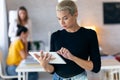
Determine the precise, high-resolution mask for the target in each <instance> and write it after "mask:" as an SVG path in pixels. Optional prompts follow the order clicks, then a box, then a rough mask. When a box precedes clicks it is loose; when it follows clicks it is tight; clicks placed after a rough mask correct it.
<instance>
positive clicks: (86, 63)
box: [57, 47, 93, 70]
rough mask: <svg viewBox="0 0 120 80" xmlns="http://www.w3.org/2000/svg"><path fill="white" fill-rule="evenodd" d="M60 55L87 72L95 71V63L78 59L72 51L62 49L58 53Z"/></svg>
mask: <svg viewBox="0 0 120 80" xmlns="http://www.w3.org/2000/svg"><path fill="white" fill-rule="evenodd" d="M57 53H59V54H60V55H62V56H63V57H65V58H67V59H69V60H71V61H73V62H75V63H76V64H77V65H79V66H80V67H81V68H83V69H85V70H92V69H93V62H92V61H90V60H83V59H81V58H78V57H76V56H74V55H72V54H71V53H70V51H69V50H68V49H66V48H63V47H62V48H61V49H60V50H59V51H57Z"/></svg>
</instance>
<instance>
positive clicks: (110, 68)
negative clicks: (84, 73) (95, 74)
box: [101, 58, 120, 80]
mask: <svg viewBox="0 0 120 80" xmlns="http://www.w3.org/2000/svg"><path fill="white" fill-rule="evenodd" d="M101 62H102V66H101V71H102V72H103V73H102V75H103V76H105V75H104V73H105V72H108V76H109V79H108V80H114V75H113V73H114V72H115V73H118V72H120V62H118V61H117V60H116V59H115V58H109V59H102V60H101ZM116 75H117V74H116ZM103 76H102V77H103ZM118 78H119V79H117V80H120V73H119V77H118ZM102 80H107V78H106V77H104V79H102Z"/></svg>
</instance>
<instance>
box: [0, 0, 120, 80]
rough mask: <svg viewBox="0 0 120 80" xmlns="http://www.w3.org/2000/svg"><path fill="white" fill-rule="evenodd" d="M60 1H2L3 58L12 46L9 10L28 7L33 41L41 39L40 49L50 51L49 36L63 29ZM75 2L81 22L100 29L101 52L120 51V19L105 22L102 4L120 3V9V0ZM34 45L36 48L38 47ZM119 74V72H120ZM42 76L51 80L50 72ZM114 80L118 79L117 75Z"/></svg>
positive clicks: (93, 78)
mask: <svg viewBox="0 0 120 80" xmlns="http://www.w3.org/2000/svg"><path fill="white" fill-rule="evenodd" d="M58 2H59V0H0V5H1V7H0V30H1V31H0V50H1V51H2V53H3V55H4V59H5V58H6V56H7V53H8V47H9V38H8V28H9V21H10V12H11V11H17V9H18V7H19V6H25V7H26V8H27V10H28V13H29V17H30V19H31V20H32V41H33V42H34V41H41V42H42V43H41V45H42V46H41V48H40V49H43V50H44V51H49V46H50V35H51V34H52V33H53V32H54V31H57V30H59V29H62V28H61V27H60V25H59V23H58V20H57V17H56V11H55V6H56V4H57V3H58ZM75 3H76V4H77V6H78V13H79V16H78V24H79V25H80V26H83V27H86V28H90V29H94V30H95V31H96V32H97V36H98V41H99V48H100V52H101V53H100V54H101V55H108V56H111V55H116V54H119V53H120V36H119V34H120V22H118V23H105V22H104V5H103V4H104V3H119V7H118V8H120V0H75ZM113 13H114V12H113ZM119 13H120V12H119ZM118 17H120V16H118ZM33 48H34V49H36V48H35V46H33ZM4 63H5V62H4ZM3 65H5V64H3ZM89 74H90V76H89V77H91V79H90V80H99V79H98V77H97V76H98V75H100V74H99V73H97V74H94V73H91V72H89ZM117 74H118V75H119V72H117ZM106 76H107V74H106ZM40 78H41V79H39V80H52V78H51V75H50V74H48V73H45V72H43V73H41V74H40ZM0 80H2V78H0ZM106 80H107V79H106ZM114 80H119V79H117V78H116V77H115V76H114Z"/></svg>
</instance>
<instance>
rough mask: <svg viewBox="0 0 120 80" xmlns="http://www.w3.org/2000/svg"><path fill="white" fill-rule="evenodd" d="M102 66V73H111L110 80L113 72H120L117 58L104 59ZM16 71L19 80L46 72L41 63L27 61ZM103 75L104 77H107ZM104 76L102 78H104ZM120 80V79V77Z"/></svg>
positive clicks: (22, 62) (119, 63) (25, 79)
mask: <svg viewBox="0 0 120 80" xmlns="http://www.w3.org/2000/svg"><path fill="white" fill-rule="evenodd" d="M101 62H102V66H101V71H103V73H104V72H105V71H109V73H110V74H109V76H110V78H109V80H113V75H111V73H112V72H113V70H115V69H116V70H117V71H120V62H118V61H117V60H116V59H115V58H109V59H102V60H101ZM16 71H17V72H18V76H19V77H18V80H21V78H20V76H21V75H23V80H27V75H28V72H45V70H44V69H43V68H42V67H41V66H40V65H39V63H38V64H37V63H36V64H26V63H25V60H23V61H21V63H20V65H19V66H18V67H17V69H16ZM103 73H102V75H103V76H105V75H104V74H103ZM103 76H102V77H103ZM119 78H120V77H119ZM101 80H107V79H106V77H105V78H104V79H101Z"/></svg>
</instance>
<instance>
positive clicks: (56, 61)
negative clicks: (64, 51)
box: [29, 52, 66, 64]
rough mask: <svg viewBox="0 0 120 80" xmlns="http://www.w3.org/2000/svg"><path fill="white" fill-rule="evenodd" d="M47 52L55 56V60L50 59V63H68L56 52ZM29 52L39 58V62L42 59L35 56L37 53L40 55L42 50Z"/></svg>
mask: <svg viewBox="0 0 120 80" xmlns="http://www.w3.org/2000/svg"><path fill="white" fill-rule="evenodd" d="M46 53H49V54H52V58H55V59H53V60H50V62H49V63H52V64H66V62H65V61H64V60H63V59H62V58H61V57H60V56H59V55H58V54H57V53H56V52H43V54H46ZM29 54H30V55H31V56H32V57H33V58H34V59H35V60H37V61H38V62H39V63H40V61H39V60H38V59H37V58H36V57H35V55H34V54H37V55H39V56H40V52H29Z"/></svg>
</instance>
